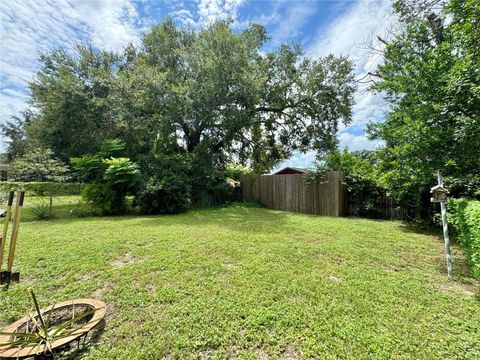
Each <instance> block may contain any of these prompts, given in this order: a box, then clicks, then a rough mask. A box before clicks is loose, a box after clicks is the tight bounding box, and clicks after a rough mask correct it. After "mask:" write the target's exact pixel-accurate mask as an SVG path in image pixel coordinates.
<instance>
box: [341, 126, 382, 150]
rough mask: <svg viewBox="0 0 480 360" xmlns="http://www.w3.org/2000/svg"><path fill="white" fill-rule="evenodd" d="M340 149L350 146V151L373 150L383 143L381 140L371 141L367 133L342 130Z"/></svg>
mask: <svg viewBox="0 0 480 360" xmlns="http://www.w3.org/2000/svg"><path fill="white" fill-rule="evenodd" d="M338 140H339V142H340V149H344V148H345V147H347V148H348V150H350V151H359V150H372V149H375V148H376V147H379V146H380V145H382V142H381V141H380V140H375V141H371V140H369V139H368V138H367V136H366V135H365V134H362V135H353V134H350V133H348V132H346V131H345V132H341V133H340V134H339V135H338Z"/></svg>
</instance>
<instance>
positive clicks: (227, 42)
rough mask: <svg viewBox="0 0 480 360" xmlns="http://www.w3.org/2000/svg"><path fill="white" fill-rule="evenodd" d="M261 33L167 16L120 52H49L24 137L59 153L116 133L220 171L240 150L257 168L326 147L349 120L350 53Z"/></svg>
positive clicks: (134, 148)
mask: <svg viewBox="0 0 480 360" xmlns="http://www.w3.org/2000/svg"><path fill="white" fill-rule="evenodd" d="M268 39H269V37H268V35H267V33H266V29H265V28H264V27H263V26H261V25H258V24H251V25H250V26H249V27H248V28H247V29H245V30H243V31H234V29H232V26H231V23H229V22H223V21H221V22H216V23H213V24H210V25H209V26H207V27H206V28H205V29H203V30H201V31H198V32H196V31H192V30H191V29H187V28H179V27H177V25H175V23H174V22H173V21H172V20H171V19H167V20H165V21H164V22H163V23H161V24H158V25H155V26H153V27H151V28H150V29H149V30H148V31H146V32H145V35H144V36H143V38H142V40H141V44H140V45H139V46H138V47H135V46H133V45H130V46H127V47H126V49H125V51H124V52H123V53H122V54H113V53H111V52H107V51H95V50H93V49H92V48H91V47H90V46H87V45H83V44H80V45H77V46H75V47H74V50H73V51H66V50H62V49H59V50H53V51H50V52H47V53H45V54H43V55H42V56H41V57H40V69H39V71H38V73H37V75H36V77H35V79H34V80H33V81H32V83H31V84H30V88H31V94H32V99H31V100H32V103H33V105H34V106H35V107H36V109H39V111H38V112H37V113H35V115H34V116H32V119H31V121H30V122H29V123H28V124H27V125H26V134H27V135H28V141H29V142H33V143H38V144H41V145H42V146H45V147H49V148H51V149H52V150H53V151H54V153H55V154H56V156H58V157H59V158H61V159H63V160H65V159H69V158H71V157H80V156H84V155H86V154H96V153H99V151H100V156H101V157H102V158H106V157H110V156H114V157H119V156H120V155H119V154H118V152H117V153H116V154H109V155H108V156H107V155H106V153H105V150H107V151H111V150H112V147H111V146H113V150H115V143H114V142H112V143H110V144H109V145H108V146H107V148H108V147H109V146H110V148H108V149H106V148H102V149H101V146H102V145H101V143H102V141H103V140H104V139H109V138H110V139H111V138H117V139H119V140H118V141H123V143H124V144H125V152H122V151H123V148H122V149H121V148H120V147H117V149H120V152H122V154H123V155H122V156H125V155H126V156H128V157H129V158H132V159H136V158H137V157H138V156H139V155H146V154H171V153H183V152H188V153H190V154H194V155H195V156H196V157H202V158H201V159H198V162H200V163H201V162H207V161H208V162H210V166H211V167H215V168H216V170H217V171H222V170H223V169H224V166H225V164H226V163H228V162H231V161H232V159H240V161H241V162H242V163H249V164H252V167H253V168H254V169H255V170H256V171H262V172H265V171H267V170H268V169H270V168H271V167H272V166H274V165H276V164H278V162H279V161H281V160H283V159H285V158H288V157H289V156H290V155H291V154H292V152H293V151H296V150H301V151H306V150H309V149H314V150H318V151H325V150H328V149H332V148H334V146H335V144H336V142H337V139H336V133H337V130H338V127H339V125H340V124H342V123H343V124H348V123H349V122H350V121H351V107H352V103H353V92H354V89H355V83H354V81H353V74H352V67H353V64H352V62H351V61H349V60H348V59H346V58H344V57H335V56H327V57H325V58H321V59H312V58H309V57H308V56H305V54H304V53H303V51H302V49H301V48H300V46H299V45H292V46H290V45H281V46H280V47H279V48H278V49H272V50H271V51H269V52H265V51H263V49H264V48H265V46H266V45H267V41H268ZM12 134H13V133H12ZM15 134H16V132H15ZM12 136H13V135H12ZM15 136H16V135H15ZM120 139H121V140H120ZM104 146H106V145H104ZM196 162H197V161H196ZM201 174H202V175H204V174H205V173H201ZM204 180H205V179H204Z"/></svg>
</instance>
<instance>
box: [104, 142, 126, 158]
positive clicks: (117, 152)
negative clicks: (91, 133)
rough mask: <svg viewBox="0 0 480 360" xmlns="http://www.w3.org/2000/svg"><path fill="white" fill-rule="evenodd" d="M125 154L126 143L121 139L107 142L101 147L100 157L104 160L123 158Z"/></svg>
mask: <svg viewBox="0 0 480 360" xmlns="http://www.w3.org/2000/svg"><path fill="white" fill-rule="evenodd" d="M124 153H125V142H124V141H123V140H121V139H113V140H105V141H104V142H103V143H102V145H101V146H100V151H99V153H98V154H99V155H100V156H101V157H103V158H110V157H121V156H122V155H123V154H124Z"/></svg>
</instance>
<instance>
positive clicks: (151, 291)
mask: <svg viewBox="0 0 480 360" xmlns="http://www.w3.org/2000/svg"><path fill="white" fill-rule="evenodd" d="M147 293H148V295H150V296H155V294H156V293H157V287H156V286H155V285H152V284H148V285H147Z"/></svg>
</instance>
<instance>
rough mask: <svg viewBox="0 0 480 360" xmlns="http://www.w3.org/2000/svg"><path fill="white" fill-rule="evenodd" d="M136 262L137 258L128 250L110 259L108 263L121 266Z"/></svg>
mask: <svg viewBox="0 0 480 360" xmlns="http://www.w3.org/2000/svg"><path fill="white" fill-rule="evenodd" d="M136 262H138V260H137V259H135V258H134V257H133V256H132V254H130V253H129V252H128V253H126V254H125V255H122V256H119V257H117V258H115V259H113V260H112V261H110V265H112V266H115V267H123V266H126V265H130V264H134V263H136Z"/></svg>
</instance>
